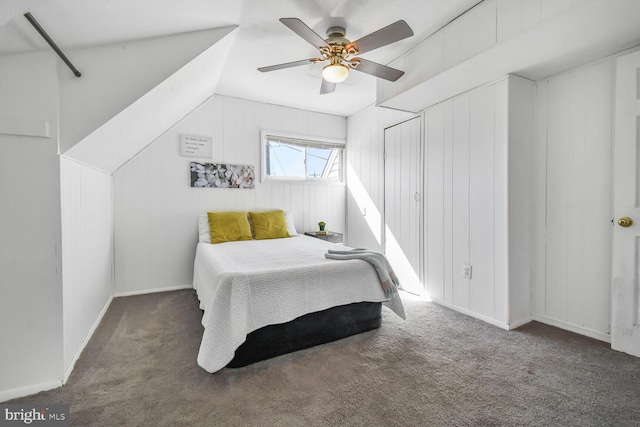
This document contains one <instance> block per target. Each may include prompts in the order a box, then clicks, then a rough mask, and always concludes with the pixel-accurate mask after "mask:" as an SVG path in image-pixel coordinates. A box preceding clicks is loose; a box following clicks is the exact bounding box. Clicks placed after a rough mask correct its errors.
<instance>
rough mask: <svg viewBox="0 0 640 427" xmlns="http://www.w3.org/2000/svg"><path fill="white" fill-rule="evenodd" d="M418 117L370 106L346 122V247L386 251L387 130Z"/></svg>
mask: <svg viewBox="0 0 640 427" xmlns="http://www.w3.org/2000/svg"><path fill="white" fill-rule="evenodd" d="M412 117H416V115H415V114H412V113H405V112H401V111H395V110H390V109H386V108H377V107H374V106H369V107H367V108H365V109H363V110H361V111H359V112H357V113H356V114H354V115H352V116H349V117H348V119H347V123H348V125H347V236H346V244H347V245H349V246H351V247H356V248H369V249H371V250H376V251H380V252H381V251H383V248H382V233H383V223H382V216H383V214H384V160H383V154H384V129H385V128H387V127H389V126H393V125H395V124H397V123H400V122H402V121H405V120H408V119H410V118H412Z"/></svg>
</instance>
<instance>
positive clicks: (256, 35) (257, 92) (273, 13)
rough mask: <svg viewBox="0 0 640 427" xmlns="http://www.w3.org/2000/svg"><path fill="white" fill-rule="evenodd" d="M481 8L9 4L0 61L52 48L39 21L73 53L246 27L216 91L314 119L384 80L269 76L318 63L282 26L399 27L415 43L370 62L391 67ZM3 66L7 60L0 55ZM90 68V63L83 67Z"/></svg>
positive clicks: (340, 109)
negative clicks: (323, 90)
mask: <svg viewBox="0 0 640 427" xmlns="http://www.w3.org/2000/svg"><path fill="white" fill-rule="evenodd" d="M478 2H479V0H277V1H259V0H243V1H231V2H230V1H221V0H189V1H176V0H135V1H132V0H0V55H6V54H10V53H17V52H24V51H30V50H44V49H49V47H48V45H47V44H46V43H45V42H44V41H43V40H42V38H40V36H39V35H38V34H37V33H36V32H35V30H34V29H33V28H32V27H31V25H30V24H29V23H28V22H27V20H26V19H25V18H24V17H23V14H24V13H26V12H31V14H32V15H33V16H34V17H35V18H36V19H37V20H38V22H39V23H40V24H41V25H42V27H43V28H44V29H45V30H46V31H47V33H48V34H49V35H50V36H51V38H52V39H53V40H54V41H55V42H56V43H57V44H58V45H59V46H60V48H61V49H62V50H63V51H65V50H70V49H75V48H83V47H90V46H96V45H103V44H109V43H116V42H123V41H126V40H135V39H140V38H148V37H156V36H164V35H168V34H174V33H181V32H186V31H194V30H201V29H207V28H216V27H222V26H226V25H239V28H238V30H237V34H236V37H235V41H234V44H233V46H232V50H231V53H230V54H229V57H228V58H227V60H226V62H225V63H224V64H223V67H224V68H223V71H222V74H221V77H220V81H219V84H218V87H217V89H216V92H217V93H220V94H223V95H228V96H235V97H239V98H245V99H252V100H256V101H261V102H267V103H273V104H279V105H287V106H292V107H297V108H303V109H307V110H312V111H320V112H326V113H332V114H338V115H343V116H346V115H349V114H353V113H355V112H356V111H358V110H360V109H362V108H364V107H365V106H367V105H370V104H372V103H374V102H375V90H376V85H375V78H374V77H372V76H369V75H366V74H363V73H359V72H352V73H351V74H350V76H349V78H348V79H347V80H346V81H345V82H344V83H341V84H339V85H338V87H337V88H336V91H335V92H334V93H331V94H327V95H320V94H319V90H320V83H321V77H320V73H321V70H322V64H314V65H305V66H301V67H296V68H289V69H284V70H278V71H273V72H270V73H260V72H259V71H257V68H258V67H261V66H267V65H274V64H279V63H284V62H291V61H296V60H300V59H307V58H312V57H316V56H317V50H315V49H314V48H313V47H312V46H311V45H310V44H308V43H307V42H306V41H304V40H303V39H302V38H300V37H299V36H297V35H296V34H295V33H293V32H292V31H291V30H289V29H288V28H287V27H285V26H284V25H283V24H281V23H280V22H279V21H278V19H279V18H300V19H301V20H302V21H304V22H305V23H306V24H307V25H308V26H309V27H311V28H312V29H313V30H314V31H315V32H316V33H318V34H319V35H320V36H322V37H323V38H324V37H325V33H326V30H327V28H329V27H332V26H336V25H337V26H343V27H344V28H345V29H346V31H347V35H346V38H347V39H349V40H356V39H359V38H361V37H363V36H365V35H367V34H369V33H371V32H373V31H375V30H378V29H380V28H382V27H385V26H387V25H389V24H391V23H393V22H395V21H397V20H399V19H404V20H405V21H406V22H407V23H408V24H409V26H410V27H411V28H412V29H413V31H414V33H415V35H414V36H413V37H411V38H409V39H406V40H403V41H400V42H397V43H394V44H392V45H389V46H386V47H382V48H380V49H378V50H375V51H372V52H368V53H366V54H363V55H362V57H363V58H366V59H369V60H372V61H376V62H379V63H382V64H387V63H389V62H391V61H392V60H394V59H396V58H397V57H399V56H400V55H401V54H403V53H405V52H407V51H408V50H410V49H411V48H413V47H414V46H416V45H417V44H418V43H419V42H421V41H422V40H424V39H425V38H427V37H428V36H429V35H430V34H432V33H433V32H435V31H436V30H438V29H439V28H441V27H442V26H444V25H445V24H447V23H448V22H449V21H451V20H452V19H454V18H455V17H456V16H458V15H460V14H461V13H463V12H464V11H466V10H468V9H469V8H471V7H472V6H474V5H475V4H477V3H478ZM0 60H2V57H1V56H0ZM75 65H76V66H77V67H78V68H79V69H81V64H75Z"/></svg>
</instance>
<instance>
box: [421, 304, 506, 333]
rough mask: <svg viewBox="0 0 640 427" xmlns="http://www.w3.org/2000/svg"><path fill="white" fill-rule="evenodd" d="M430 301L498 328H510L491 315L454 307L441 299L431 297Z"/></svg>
mask: <svg viewBox="0 0 640 427" xmlns="http://www.w3.org/2000/svg"><path fill="white" fill-rule="evenodd" d="M432 301H433V302H435V303H436V304H438V305H441V306H443V307H446V308H449V309H451V310H453V311H457V312H459V313H462V314H465V315H467V316H469V317H473V318H475V319H478V320H482V321H483V322H487V323H489V324H490V325H493V326H497V327H498V328H500V329H504V330H507V331H508V330H509V329H510V328H509V325H507V324H506V323H505V322H501V321H499V320H496V319H492V318H491V317H489V316H485V315H484V314H479V313H476V312H473V311H471V310H467V309H465V308H461V307H456V306H455V305H451V304H448V303H446V302H444V301H441V300H437V299H432ZM511 329H513V328H511Z"/></svg>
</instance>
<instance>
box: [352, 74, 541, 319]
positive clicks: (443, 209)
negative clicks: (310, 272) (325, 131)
mask: <svg viewBox="0 0 640 427" xmlns="http://www.w3.org/2000/svg"><path fill="white" fill-rule="evenodd" d="M533 87H534V86H533V82H531V81H528V80H525V79H521V78H518V77H509V78H505V79H503V80H501V81H499V82H497V83H495V84H490V85H487V86H484V87H480V88H477V89H474V90H472V91H470V92H467V93H464V94H461V95H458V96H456V97H454V98H451V99H449V100H447V101H444V102H442V103H440V104H436V105H434V106H432V107H430V108H428V109H427V110H425V111H424V113H423V114H424V117H423V127H424V141H423V152H424V160H423V165H424V169H423V174H422V176H423V179H424V185H423V187H424V197H423V201H424V204H423V209H422V219H421V224H422V235H421V239H422V242H423V248H424V250H423V255H422V256H423V272H424V277H423V281H424V285H425V286H426V290H427V294H428V295H429V296H430V297H431V298H432V299H434V300H436V301H438V302H439V303H442V304H444V305H447V306H449V307H452V308H455V309H457V310H459V311H462V312H465V313H468V314H471V315H473V316H476V317H479V318H482V319H484V320H486V321H489V322H491V323H493V324H496V325H499V326H501V327H505V328H512V327H515V326H517V325H519V324H522V323H524V322H527V321H529V320H530V319H531V306H530V301H531V286H532V281H531V275H532V273H531V270H532V268H531V265H532V256H533V255H532V252H533V250H532V243H533V230H532V227H531V223H532V218H533V204H532V201H531V200H532V198H533V187H532V185H531V184H530V181H531V180H530V176H531V174H532V171H533V168H534V164H533V160H534V158H533V156H532V153H531V147H532V145H533V130H534V122H533V118H534V114H533V111H534V105H535V102H534V90H533ZM412 116H413V115H410V114H403V113H398V112H395V113H391V112H390V111H389V110H385V109H380V108H375V107H372V108H370V109H368V110H364V111H361V112H359V113H357V114H356V115H354V116H351V117H349V129H348V132H349V133H348V134H349V139H348V147H349V153H348V159H349V162H350V163H349V166H351V167H352V169H350V173H351V174H350V175H349V180H348V212H349V216H348V224H349V229H348V230H349V234H348V239H347V243H348V244H350V245H354V243H355V244H356V245H357V246H368V247H370V248H375V247H376V244H377V243H378V237H379V236H380V233H381V232H380V228H379V224H378V223H379V221H381V219H379V214H378V211H377V210H376V208H377V207H378V206H380V207H381V206H383V200H384V187H383V185H382V184H381V183H380V178H381V177H382V174H381V173H380V171H381V170H382V168H383V165H384V162H383V157H382V151H381V147H380V145H382V141H381V139H382V136H383V132H382V131H383V128H384V127H385V126H387V125H388V124H389V121H390V120H391V119H396V120H398V121H402V120H406V119H407V118H410V117H412ZM372 136H373V138H372ZM376 142H377V143H378V144H380V145H377V144H376ZM372 148H373V149H372ZM378 168H380V169H378ZM363 183H364V184H363ZM352 187H353V188H352ZM363 192H364V194H361V193H363ZM363 205H364V206H366V207H367V215H366V216H363V215H362V214H361V210H362V206H363ZM370 213H374V214H376V215H377V216H376V218H375V220H372V219H371V218H370ZM463 264H471V265H472V267H473V274H472V278H471V279H464V278H462V275H461V271H462V265H463Z"/></svg>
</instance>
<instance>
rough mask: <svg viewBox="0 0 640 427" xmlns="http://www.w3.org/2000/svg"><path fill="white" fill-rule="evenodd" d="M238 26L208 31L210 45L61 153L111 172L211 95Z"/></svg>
mask: <svg viewBox="0 0 640 427" xmlns="http://www.w3.org/2000/svg"><path fill="white" fill-rule="evenodd" d="M236 28H237V27H235V26H230V27H224V28H220V29H216V30H210V31H209V32H207V33H210V34H209V35H210V36H213V41H212V46H210V47H209V48H208V49H206V50H205V51H204V52H202V53H201V54H200V55H198V56H197V57H196V58H195V59H193V60H191V61H190V62H189V63H188V64H186V65H185V66H184V67H182V68H180V69H179V70H178V71H176V72H175V73H173V74H172V75H171V76H170V77H168V78H167V79H166V80H164V81H163V82H162V83H160V84H159V85H157V86H156V87H154V88H153V89H152V90H150V91H149V92H147V93H146V94H145V95H143V96H142V97H140V98H139V99H137V100H136V101H135V102H133V103H132V104H131V105H129V106H128V107H126V108H125V109H124V110H122V111H121V112H119V113H118V114H117V115H116V116H115V117H113V118H112V119H110V120H109V121H108V122H106V123H105V124H103V125H102V126H100V127H99V128H97V129H96V130H95V131H93V132H92V133H90V134H89V135H88V136H87V137H86V138H84V139H82V140H81V141H80V142H79V143H77V144H76V145H74V146H73V147H71V148H70V149H69V150H68V151H66V152H65V153H64V157H67V158H70V159H73V160H76V161H78V162H80V163H82V164H85V165H87V166H90V167H93V168H95V169H98V170H101V171H103V172H106V173H109V174H112V173H113V172H115V171H116V170H117V169H118V168H119V167H120V166H122V165H123V164H124V163H126V162H127V161H128V160H129V159H131V158H132V157H133V156H135V155H136V154H137V153H138V152H139V151H141V150H142V149H143V148H144V147H146V146H147V145H148V144H150V143H151V142H152V141H153V140H155V139H156V138H157V137H158V136H160V135H161V134H162V133H164V132H165V131H167V130H168V129H170V128H171V127H172V126H173V125H174V124H175V123H177V122H178V121H179V120H181V119H182V118H183V117H185V116H186V115H187V114H188V113H189V112H191V111H193V109H194V108H196V107H197V106H198V105H200V104H201V103H202V102H204V101H205V100H206V99H207V98H209V97H210V96H212V95H213V94H214V92H215V88H216V86H217V84H218V79H219V77H220V73H221V71H222V67H220V66H219V64H223V63H224V61H225V60H226V57H227V55H228V54H229V50H230V48H231V45H232V44H233V40H234V35H235V33H234V31H235V30H236Z"/></svg>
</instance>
